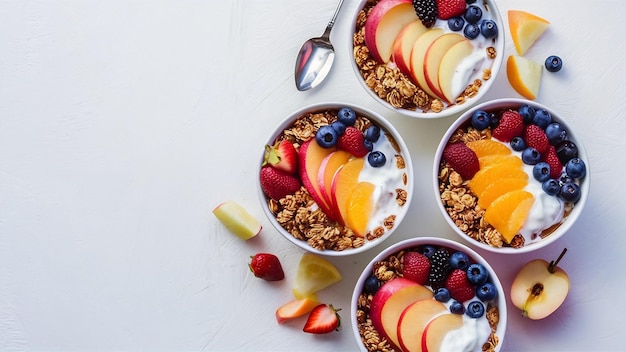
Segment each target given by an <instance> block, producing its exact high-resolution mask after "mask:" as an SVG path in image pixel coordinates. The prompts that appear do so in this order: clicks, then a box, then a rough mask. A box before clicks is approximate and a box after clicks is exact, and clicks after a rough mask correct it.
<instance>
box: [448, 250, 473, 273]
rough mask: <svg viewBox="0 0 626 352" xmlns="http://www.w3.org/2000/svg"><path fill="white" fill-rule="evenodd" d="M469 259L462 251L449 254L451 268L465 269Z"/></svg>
mask: <svg viewBox="0 0 626 352" xmlns="http://www.w3.org/2000/svg"><path fill="white" fill-rule="evenodd" d="M469 265H470V259H469V257H468V256H467V254H465V253H464V252H454V253H452V255H451V256H450V267H452V268H453V269H461V270H467V268H468V267H469Z"/></svg>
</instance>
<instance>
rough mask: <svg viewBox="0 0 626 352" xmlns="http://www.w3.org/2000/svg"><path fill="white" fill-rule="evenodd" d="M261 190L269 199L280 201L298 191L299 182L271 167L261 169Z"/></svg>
mask: <svg viewBox="0 0 626 352" xmlns="http://www.w3.org/2000/svg"><path fill="white" fill-rule="evenodd" d="M260 178H261V189H262V190H263V192H264V193H265V194H266V195H267V196H268V197H270V198H272V199H274V200H280V199H281V198H284V197H285V196H287V195H289V194H294V193H296V191H297V190H299V189H300V180H298V179H297V178H296V177H294V176H292V175H290V174H288V173H286V172H284V171H281V170H278V169H275V168H273V167H271V166H264V167H262V168H261V174H260Z"/></svg>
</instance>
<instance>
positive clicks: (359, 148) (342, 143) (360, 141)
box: [337, 126, 369, 158]
mask: <svg viewBox="0 0 626 352" xmlns="http://www.w3.org/2000/svg"><path fill="white" fill-rule="evenodd" d="M364 142H365V137H364V136H363V133H361V131H359V129H358V128H356V127H354V126H348V127H346V131H345V132H344V133H343V134H342V135H341V136H340V137H339V140H338V141H337V148H339V149H341V150H345V151H347V152H349V153H350V154H352V155H354V156H356V157H357V158H361V157H364V156H366V155H367V153H369V150H367V148H366V147H365V143H364Z"/></svg>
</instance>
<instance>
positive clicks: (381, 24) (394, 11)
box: [364, 0, 418, 63]
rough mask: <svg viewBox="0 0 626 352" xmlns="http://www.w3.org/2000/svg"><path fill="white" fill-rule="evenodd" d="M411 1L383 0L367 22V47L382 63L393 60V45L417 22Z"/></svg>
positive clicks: (373, 10)
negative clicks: (403, 31)
mask: <svg viewBox="0 0 626 352" xmlns="http://www.w3.org/2000/svg"><path fill="white" fill-rule="evenodd" d="M417 19H418V18H417V15H416V14H415V10H414V9H413V3H412V1H411V0H381V1H380V2H379V3H378V4H376V5H375V6H374V8H372V11H371V12H370V14H369V16H368V17H367V21H366V22H365V34H364V36H365V38H364V39H365V45H366V46H367V48H368V49H369V51H370V53H371V54H372V56H373V57H374V58H375V59H376V60H378V61H379V62H382V63H387V62H389V60H390V59H391V54H392V51H393V43H394V41H395V40H396V37H397V36H398V34H399V33H400V31H402V29H403V28H404V27H405V26H406V25H408V24H409V23H411V22H413V21H415V20H417Z"/></svg>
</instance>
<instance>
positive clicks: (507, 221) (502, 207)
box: [485, 189, 535, 243]
mask: <svg viewBox="0 0 626 352" xmlns="http://www.w3.org/2000/svg"><path fill="white" fill-rule="evenodd" d="M534 201H535V197H534V196H533V194H532V193H530V192H527V191H524V190H521V189H519V190H515V191H511V192H508V193H505V194H503V195H502V196H500V197H498V198H497V199H496V200H494V201H493V202H492V203H491V206H490V207H489V208H488V209H487V210H486V211H485V221H487V222H488V223H489V224H491V226H493V227H494V228H495V229H496V230H498V232H499V233H500V234H501V235H502V237H504V240H505V241H506V242H507V243H510V242H511V240H512V239H513V237H514V236H515V235H516V234H518V233H519V231H520V229H521V228H522V226H524V222H525V221H526V218H527V217H528V213H529V212H530V208H531V207H532V206H533V203H534Z"/></svg>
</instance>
